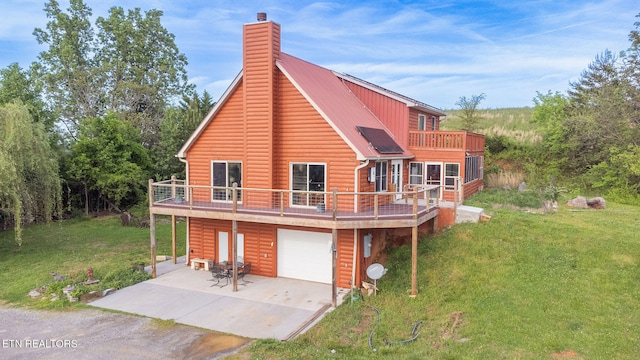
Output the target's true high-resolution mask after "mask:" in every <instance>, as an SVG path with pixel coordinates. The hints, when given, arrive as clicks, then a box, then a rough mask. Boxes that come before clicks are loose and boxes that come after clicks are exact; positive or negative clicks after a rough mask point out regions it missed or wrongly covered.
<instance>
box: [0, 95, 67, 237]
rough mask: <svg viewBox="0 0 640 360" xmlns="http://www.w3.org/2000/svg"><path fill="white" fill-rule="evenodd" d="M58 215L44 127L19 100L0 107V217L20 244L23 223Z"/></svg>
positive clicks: (57, 180) (51, 158) (55, 170)
mask: <svg viewBox="0 0 640 360" xmlns="http://www.w3.org/2000/svg"><path fill="white" fill-rule="evenodd" d="M61 212H62V211H61V188H60V177H59V175H58V163H57V160H56V157H55V156H54V154H53V152H52V150H51V148H50V146H49V140H48V138H47V134H46V131H45V129H44V125H43V124H42V123H38V122H34V121H33V119H32V117H31V114H30V113H29V109H28V108H27V107H26V106H24V105H23V104H22V103H21V102H20V101H19V100H18V101H17V102H14V103H9V104H5V105H0V217H2V218H3V219H4V220H5V221H7V220H11V219H12V220H13V222H14V228H15V232H16V236H15V238H16V242H17V243H18V245H21V244H22V235H21V234H22V225H23V223H24V222H27V223H28V222H32V221H49V220H51V218H52V217H53V216H55V215H58V214H60V213H61Z"/></svg>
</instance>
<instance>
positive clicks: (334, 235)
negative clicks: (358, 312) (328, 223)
mask: <svg viewBox="0 0 640 360" xmlns="http://www.w3.org/2000/svg"><path fill="white" fill-rule="evenodd" d="M337 246H338V229H336V228H335V227H334V228H333V229H331V306H333V307H336V306H337V303H338V300H337V299H338V282H337V279H338V276H337V275H338V248H337Z"/></svg>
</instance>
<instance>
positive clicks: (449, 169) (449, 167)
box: [444, 163, 460, 190]
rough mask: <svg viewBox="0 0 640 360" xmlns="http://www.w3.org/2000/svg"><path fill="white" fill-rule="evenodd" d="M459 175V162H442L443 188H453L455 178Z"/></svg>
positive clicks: (454, 187)
mask: <svg viewBox="0 0 640 360" xmlns="http://www.w3.org/2000/svg"><path fill="white" fill-rule="evenodd" d="M459 176H460V164H457V163H445V164H444V189H445V190H455V189H456V178H457V177H459Z"/></svg>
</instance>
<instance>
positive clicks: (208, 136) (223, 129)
mask: <svg viewBox="0 0 640 360" xmlns="http://www.w3.org/2000/svg"><path fill="white" fill-rule="evenodd" d="M243 89H244V86H243V84H242V83H241V84H239V86H238V88H237V89H236V91H235V92H234V93H232V94H231V95H230V97H229V99H227V102H226V103H225V104H224V107H222V108H221V109H220V110H219V112H218V113H217V114H216V117H215V119H214V120H213V121H211V122H210V123H209V126H207V128H206V129H204V131H203V132H202V133H201V134H200V136H199V137H198V138H197V139H196V140H195V142H194V144H193V146H192V147H191V148H190V149H189V151H188V152H187V161H188V162H189V173H188V174H187V180H188V181H189V184H190V185H207V186H210V185H212V184H211V161H212V160H231V161H242V162H243V169H242V171H243V173H244V172H245V170H244V162H245V159H246V154H245V128H244V123H243V121H242V118H243V95H242V94H243ZM243 176H244V175H243ZM244 177H245V178H246V176H244ZM243 186H244V180H243ZM197 196H207V194H206V190H200V193H194V197H197ZM208 196H210V195H208Z"/></svg>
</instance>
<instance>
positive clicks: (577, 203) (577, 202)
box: [567, 196, 589, 209]
mask: <svg viewBox="0 0 640 360" xmlns="http://www.w3.org/2000/svg"><path fill="white" fill-rule="evenodd" d="M567 206H568V207H571V208H580V209H586V208H588V207H589V206H588V205H587V198H585V197H584V196H578V197H577V198H575V199H571V200H569V201H568V202H567Z"/></svg>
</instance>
